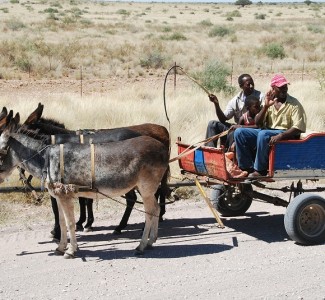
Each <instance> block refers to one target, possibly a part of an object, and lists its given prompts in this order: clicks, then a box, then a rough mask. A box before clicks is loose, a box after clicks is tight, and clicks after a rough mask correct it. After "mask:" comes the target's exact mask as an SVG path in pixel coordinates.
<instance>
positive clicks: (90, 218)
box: [84, 198, 95, 232]
mask: <svg viewBox="0 0 325 300" xmlns="http://www.w3.org/2000/svg"><path fill="white" fill-rule="evenodd" d="M85 199H86V207H87V212H88V218H87V223H86V225H85V228H84V231H85V232H88V231H92V225H93V223H94V220H95V218H94V212H93V204H94V200H93V199H91V198H85Z"/></svg>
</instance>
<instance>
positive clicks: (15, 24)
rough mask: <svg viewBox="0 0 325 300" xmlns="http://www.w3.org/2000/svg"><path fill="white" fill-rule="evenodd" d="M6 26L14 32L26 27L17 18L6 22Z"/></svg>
mask: <svg viewBox="0 0 325 300" xmlns="http://www.w3.org/2000/svg"><path fill="white" fill-rule="evenodd" d="M6 25H7V27H8V28H9V29H10V30H12V31H18V30H20V29H23V28H25V27H26V26H25V24H24V23H23V22H22V21H20V20H18V19H16V18H14V19H11V20H8V21H6Z"/></svg>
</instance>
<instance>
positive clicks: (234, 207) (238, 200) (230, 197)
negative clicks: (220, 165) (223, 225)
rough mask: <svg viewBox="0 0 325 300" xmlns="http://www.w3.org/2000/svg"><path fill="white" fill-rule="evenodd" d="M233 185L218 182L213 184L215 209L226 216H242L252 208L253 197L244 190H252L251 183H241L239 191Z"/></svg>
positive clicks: (212, 200)
mask: <svg viewBox="0 0 325 300" xmlns="http://www.w3.org/2000/svg"><path fill="white" fill-rule="evenodd" d="M234 190H235V189H234V187H233V186H224V185H222V184H217V185H213V186H212V191H211V194H210V198H211V202H212V204H213V206H214V207H215V209H216V210H217V211H218V212H219V213H220V214H221V215H223V216H224V217H235V216H242V215H243V214H245V212H246V211H247V210H248V209H249V208H250V206H251V204H252V198H251V197H249V196H248V195H245V194H243V192H248V191H251V190H252V186H251V185H250V184H239V192H235V191H234Z"/></svg>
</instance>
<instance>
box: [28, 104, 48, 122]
mask: <svg viewBox="0 0 325 300" xmlns="http://www.w3.org/2000/svg"><path fill="white" fill-rule="evenodd" d="M43 108H44V105H42V104H41V103H38V106H37V108H36V109H35V110H34V111H33V112H32V113H31V114H30V115H29V117H28V118H27V120H26V121H25V122H24V124H23V125H30V124H34V123H36V122H37V121H38V120H39V119H40V118H41V116H42V113H43Z"/></svg>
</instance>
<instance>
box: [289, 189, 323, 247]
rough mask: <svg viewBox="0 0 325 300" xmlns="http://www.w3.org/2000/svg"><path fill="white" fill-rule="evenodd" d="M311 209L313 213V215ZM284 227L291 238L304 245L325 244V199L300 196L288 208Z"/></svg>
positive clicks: (306, 195)
mask: <svg viewBox="0 0 325 300" xmlns="http://www.w3.org/2000/svg"><path fill="white" fill-rule="evenodd" d="M311 209H313V210H312V213H311ZM284 227H285V229H286V232H287V234H288V235H289V237H290V238H291V239H292V240H293V241H295V242H297V243H299V244H302V245H316V244H323V243H324V242H325V199H324V198H322V197H320V196H318V195H316V194H311V193H304V194H300V195H298V196H297V197H295V198H294V199H293V200H292V201H291V202H290V204H289V205H288V207H287V211H286V213H285V215H284Z"/></svg>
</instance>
